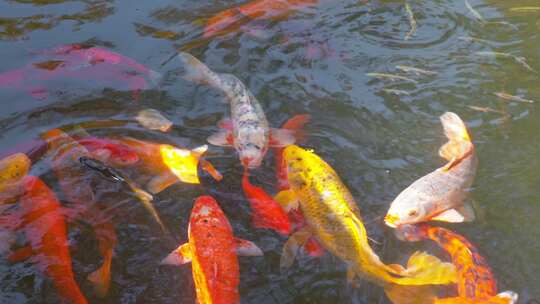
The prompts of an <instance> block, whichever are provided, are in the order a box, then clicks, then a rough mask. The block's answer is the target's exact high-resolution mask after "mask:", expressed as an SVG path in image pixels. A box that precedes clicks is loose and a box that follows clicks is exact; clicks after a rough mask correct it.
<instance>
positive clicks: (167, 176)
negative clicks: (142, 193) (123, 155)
mask: <svg viewBox="0 0 540 304" xmlns="http://www.w3.org/2000/svg"><path fill="white" fill-rule="evenodd" d="M118 141H119V142H120V143H122V144H123V145H126V146H128V147H130V148H131V149H134V151H136V153H137V155H138V156H139V159H140V161H141V163H142V164H144V166H143V167H144V170H146V171H147V174H149V175H151V176H153V177H152V178H151V179H150V180H149V181H148V183H147V184H146V188H147V189H148V190H149V191H150V192H151V193H154V194H156V193H159V192H161V191H163V190H165V189H166V188H167V187H169V186H171V185H173V184H175V183H177V182H179V181H181V182H184V183H188V184H199V183H200V181H199V176H198V172H197V169H198V165H199V163H200V164H201V167H202V169H203V170H205V171H207V172H208V174H210V175H211V176H212V177H213V178H214V179H215V180H217V181H220V180H221V179H222V178H223V176H222V175H221V174H220V173H219V171H217V170H216V169H215V168H214V166H212V164H211V163H210V162H208V161H206V160H204V159H202V156H203V154H204V153H205V152H206V150H208V146H207V145H203V146H200V147H198V148H195V149H193V150H187V149H181V148H177V147H174V146H171V145H166V144H159V143H153V142H148V141H142V140H138V139H134V138H122V139H118Z"/></svg>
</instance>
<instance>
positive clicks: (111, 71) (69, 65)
mask: <svg viewBox="0 0 540 304" xmlns="http://www.w3.org/2000/svg"><path fill="white" fill-rule="evenodd" d="M38 54H40V55H41V57H42V59H43V60H42V61H38V62H32V63H29V64H27V65H26V66H25V67H22V68H19V69H16V70H11V71H7V72H4V73H1V74H0V87H2V88H7V89H16V90H23V91H26V92H28V93H29V94H31V95H32V96H34V97H36V98H38V99H43V98H46V97H47V94H48V93H47V92H48V88H47V87H46V86H45V85H46V81H48V80H53V79H58V78H60V79H80V80H82V81H84V80H91V81H100V82H101V83H103V84H105V85H108V86H110V85H112V84H114V83H117V82H121V83H127V85H128V87H129V88H130V90H132V91H133V97H134V99H138V97H139V93H140V91H141V90H144V89H148V88H149V85H148V81H150V82H151V83H156V82H157V81H158V80H159V79H160V77H161V76H160V75H159V73H157V72H155V71H152V70H151V69H149V68H147V67H145V66H144V65H142V64H140V63H138V62H136V61H134V60H133V59H130V58H128V57H125V56H122V55H120V54H117V53H114V52H112V51H109V50H107V49H104V48H100V47H85V46H82V45H78V44H73V45H63V46H59V47H56V48H55V49H53V50H45V51H41V52H38Z"/></svg>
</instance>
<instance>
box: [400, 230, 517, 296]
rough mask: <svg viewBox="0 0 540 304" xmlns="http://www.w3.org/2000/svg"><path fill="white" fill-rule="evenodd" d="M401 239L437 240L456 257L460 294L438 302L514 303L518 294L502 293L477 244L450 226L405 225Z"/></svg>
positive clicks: (453, 258) (454, 258)
mask: <svg viewBox="0 0 540 304" xmlns="http://www.w3.org/2000/svg"><path fill="white" fill-rule="evenodd" d="M397 233H398V236H399V237H400V238H401V239H405V240H408V241H419V240H422V239H428V240H432V241H434V242H436V243H437V244H438V245H439V246H441V248H443V249H444V250H445V251H446V252H448V254H449V255H450V257H451V259H452V263H453V264H454V265H455V266H456V269H457V274H458V284H457V287H458V296H457V297H453V298H441V299H437V300H436V301H435V303H439V304H441V303H456V304H503V303H504V304H511V303H515V302H516V301H517V299H518V295H517V294H516V293H514V292H512V291H505V292H501V293H498V291H497V280H496V279H495V276H494V275H493V273H492V272H491V269H490V268H489V265H488V264H487V262H486V260H485V259H484V257H483V256H481V255H480V253H479V252H478V250H477V249H476V247H474V245H473V244H471V242H469V241H468V240H467V239H466V238H464V237H463V236H461V235H459V234H457V233H455V232H452V231H450V230H448V229H445V228H441V227H435V226H430V225H427V224H418V225H405V226H403V227H400V228H399V229H398V230H397Z"/></svg>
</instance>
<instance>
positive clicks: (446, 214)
mask: <svg viewBox="0 0 540 304" xmlns="http://www.w3.org/2000/svg"><path fill="white" fill-rule="evenodd" d="M440 120H441V123H442V125H443V128H444V133H445V135H446V137H447V138H448V142H447V143H446V144H445V145H443V146H442V147H441V148H440V149H439V155H440V156H441V157H443V158H445V159H447V160H448V163H447V164H446V165H445V166H443V167H441V168H439V169H437V170H435V171H433V172H431V173H429V174H427V175H425V176H423V177H421V178H420V179H418V180H417V181H415V182H414V183H412V184H411V185H410V186H409V187H408V188H406V189H405V190H403V191H402V192H401V193H400V194H399V195H398V196H397V197H396V199H395V200H394V201H393V202H392V204H391V205H390V209H389V210H388V213H387V214H386V217H385V220H384V221H385V223H386V225H388V226H389V227H393V228H395V227H398V226H400V225H404V224H415V223H420V222H425V221H430V220H434V221H445V222H453V223H457V222H464V221H472V220H474V217H475V215H474V209H473V208H472V206H471V205H470V204H468V203H465V202H464V200H465V198H466V197H467V195H468V191H469V188H470V187H471V185H472V183H473V181H474V176H475V174H476V167H477V165H478V160H477V157H476V152H475V148H474V145H473V143H472V141H471V137H470V135H469V132H468V131H467V127H466V126H465V123H464V122H463V121H462V120H461V118H459V116H457V115H456V114H455V113H451V112H447V113H445V114H443V115H442V116H441V117H440Z"/></svg>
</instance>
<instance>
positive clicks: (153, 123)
mask: <svg viewBox="0 0 540 304" xmlns="http://www.w3.org/2000/svg"><path fill="white" fill-rule="evenodd" d="M135 120H137V121H138V122H139V123H140V124H141V125H142V126H143V127H145V128H147V129H149V130H158V131H161V132H169V131H170V130H171V128H172V125H173V123H172V122H171V121H170V120H168V119H167V118H165V116H163V114H161V113H160V112H159V111H158V110H154V109H145V110H142V111H139V113H138V114H137V116H136V117H135Z"/></svg>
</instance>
